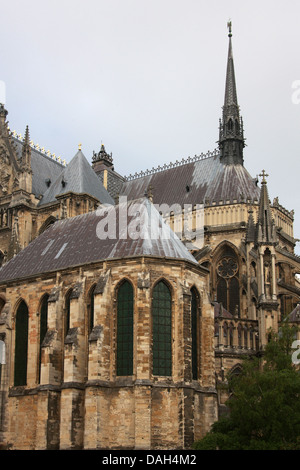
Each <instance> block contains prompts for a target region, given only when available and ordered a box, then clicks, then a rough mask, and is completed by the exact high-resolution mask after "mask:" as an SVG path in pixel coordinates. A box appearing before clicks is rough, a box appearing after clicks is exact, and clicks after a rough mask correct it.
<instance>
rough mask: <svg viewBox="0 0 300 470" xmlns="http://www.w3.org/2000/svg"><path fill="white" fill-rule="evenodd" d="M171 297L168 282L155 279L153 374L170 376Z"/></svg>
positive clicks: (153, 298) (153, 291)
mask: <svg viewBox="0 0 300 470" xmlns="http://www.w3.org/2000/svg"><path fill="white" fill-rule="evenodd" d="M163 293H164V294H165V295H163ZM163 297H165V300H164V305H163V304H162V302H163ZM172 298H173V292H172V288H171V287H170V285H169V283H168V282H167V281H166V280H165V279H160V280H159V281H157V282H156V283H155V285H154V286H153V290H152V373H153V375H155V376H162V377H170V376H172V363H173V361H172V337H173V331H172V326H173V318H172V313H173V312H172V311H173V309H172Z"/></svg>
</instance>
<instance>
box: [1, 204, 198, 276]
mask: <svg viewBox="0 0 300 470" xmlns="http://www.w3.org/2000/svg"><path fill="white" fill-rule="evenodd" d="M139 214H140V215H139ZM108 220H109V221H110V222H109V223H110V224H111V225H110V226H111V227H112V232H109V233H110V235H109V236H110V238H107V236H106V238H105V235H106V234H105V232H106V230H107V229H105V226H106V224H107V222H108ZM126 220H127V222H128V223H127V224H126V223H125V221H126ZM114 221H115V222H116V225H115V228H116V231H115V234H116V236H114V235H115V234H114V233H113V232H114V225H113V222H114ZM138 222H139V224H138ZM139 229H142V230H143V235H142V236H141V233H140V232H139ZM126 235H127V236H126ZM137 256H154V257H163V258H171V259H176V260H178V259H181V260H186V261H189V262H191V263H193V264H194V265H196V266H198V263H197V261H196V260H195V258H194V257H193V256H192V255H191V254H190V252H189V251H188V249H187V248H186V247H185V246H184V245H183V243H182V242H181V241H180V240H179V238H178V237H177V236H176V235H175V234H174V232H172V230H171V229H170V227H169V226H168V225H167V224H166V223H165V222H164V221H163V219H162V217H161V216H160V214H159V212H158V211H157V210H156V209H155V207H154V205H153V204H151V203H150V201H149V200H148V199H145V198H143V199H140V200H136V201H132V202H130V203H128V204H125V203H123V204H119V205H117V206H112V205H110V206H105V205H103V206H101V207H100V208H99V209H98V210H97V211H95V212H89V213H87V214H84V215H80V216H77V217H73V218H69V219H64V220H60V221H57V222H55V223H54V224H53V225H51V226H50V227H49V228H48V229H47V230H46V231H45V232H43V233H42V234H41V235H40V236H39V237H37V238H35V239H34V240H33V241H32V242H31V243H30V244H29V245H28V246H27V247H26V248H24V249H23V250H22V251H21V252H20V253H18V254H17V255H16V256H15V257H14V258H12V259H11V260H10V261H9V262H8V263H6V264H5V265H4V266H3V267H2V268H1V269H0V283H5V282H6V281H9V280H14V279H26V278H28V277H32V276H37V275H39V274H42V273H47V272H55V271H58V270H61V269H64V268H69V267H74V266H81V265H84V264H88V263H93V262H98V261H102V260H111V259H120V258H122V259H123V258H132V257H137Z"/></svg>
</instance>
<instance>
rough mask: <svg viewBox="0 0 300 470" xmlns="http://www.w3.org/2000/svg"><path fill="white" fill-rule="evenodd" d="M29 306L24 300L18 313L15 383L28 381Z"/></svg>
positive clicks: (24, 383) (23, 383)
mask: <svg viewBox="0 0 300 470" xmlns="http://www.w3.org/2000/svg"><path fill="white" fill-rule="evenodd" d="M27 353H28V307H27V305H26V303H25V302H24V301H23V300H22V302H21V303H20V305H19V307H18V309H17V313H16V324H15V370H14V385H15V386H19V385H26V383H27Z"/></svg>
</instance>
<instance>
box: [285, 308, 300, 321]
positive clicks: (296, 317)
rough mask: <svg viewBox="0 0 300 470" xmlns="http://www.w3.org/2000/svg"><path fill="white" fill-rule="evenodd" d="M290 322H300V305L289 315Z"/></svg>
mask: <svg viewBox="0 0 300 470" xmlns="http://www.w3.org/2000/svg"><path fill="white" fill-rule="evenodd" d="M287 318H288V321H289V322H291V323H296V322H300V304H298V305H297V307H296V308H294V310H293V311H292V312H291V313H290V314H289V315H288V317H287Z"/></svg>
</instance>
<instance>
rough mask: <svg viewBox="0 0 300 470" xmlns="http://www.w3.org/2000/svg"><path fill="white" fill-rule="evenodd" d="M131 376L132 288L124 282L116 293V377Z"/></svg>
mask: <svg viewBox="0 0 300 470" xmlns="http://www.w3.org/2000/svg"><path fill="white" fill-rule="evenodd" d="M132 374H133V287H132V285H131V284H130V282H128V281H124V282H123V283H122V284H121V285H120V286H119V288H118V293H117V375H119V376H124V375H132Z"/></svg>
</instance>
